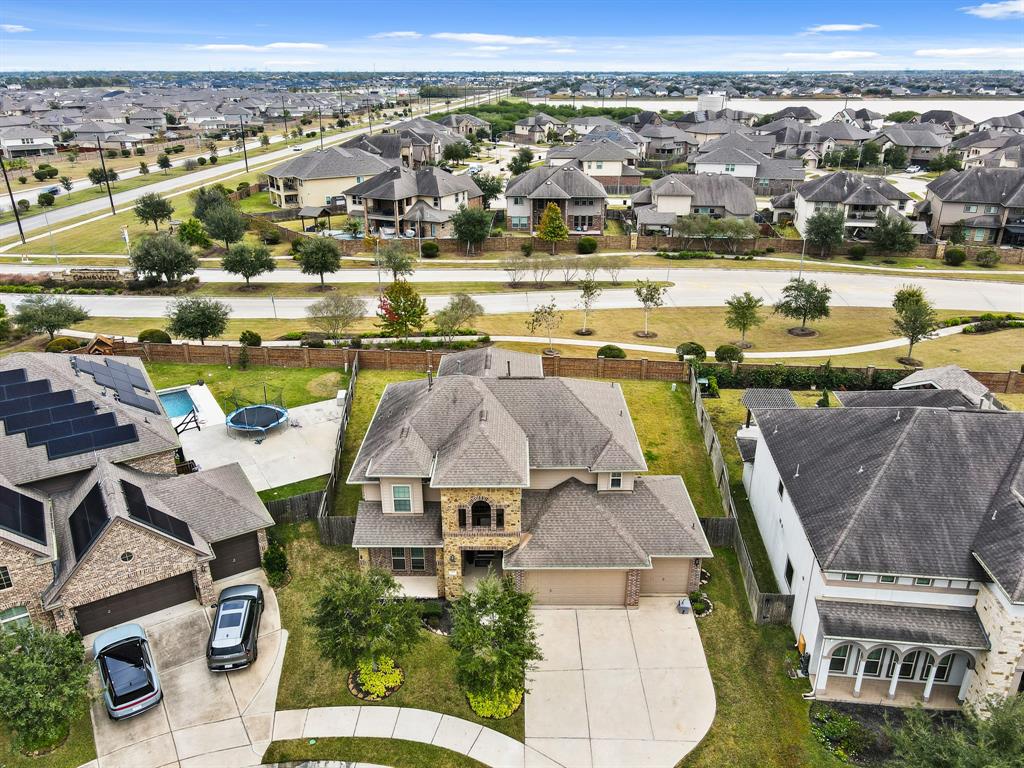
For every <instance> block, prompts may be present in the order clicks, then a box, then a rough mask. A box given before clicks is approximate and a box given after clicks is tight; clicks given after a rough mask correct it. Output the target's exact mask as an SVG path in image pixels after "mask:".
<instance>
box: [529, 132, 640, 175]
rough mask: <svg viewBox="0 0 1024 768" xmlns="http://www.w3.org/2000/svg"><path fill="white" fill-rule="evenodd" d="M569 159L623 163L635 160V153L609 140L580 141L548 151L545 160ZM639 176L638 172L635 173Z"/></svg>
mask: <svg viewBox="0 0 1024 768" xmlns="http://www.w3.org/2000/svg"><path fill="white" fill-rule="evenodd" d="M565 157H567V158H570V159H575V160H588V161H594V160H608V161H619V162H622V161H625V160H636V159H637V153H636V151H635V150H633V149H626V148H625V147H623V146H622V145H620V144H616V143H615V142H614V141H611V140H610V139H599V140H597V141H581V142H580V143H578V144H573V145H571V146H568V147H555V148H554V149H551V150H549V151H548V155H547V158H548V159H549V160H550V159H551V158H565ZM637 175H639V171H637Z"/></svg>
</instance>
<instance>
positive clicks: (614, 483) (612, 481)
mask: <svg viewBox="0 0 1024 768" xmlns="http://www.w3.org/2000/svg"><path fill="white" fill-rule="evenodd" d="M608 487H609V488H621V487H622V473H621V472H612V474H611V477H610V478H609V479H608Z"/></svg>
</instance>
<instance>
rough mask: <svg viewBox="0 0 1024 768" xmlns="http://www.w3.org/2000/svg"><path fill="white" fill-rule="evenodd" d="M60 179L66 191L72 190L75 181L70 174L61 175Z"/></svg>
mask: <svg viewBox="0 0 1024 768" xmlns="http://www.w3.org/2000/svg"><path fill="white" fill-rule="evenodd" d="M59 181H60V185H61V186H62V187H64V191H65V192H70V191H71V190H72V188H73V187H74V186H75V183H74V182H73V181H72V180H71V177H70V176H61V177H60V179H59Z"/></svg>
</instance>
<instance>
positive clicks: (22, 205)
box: [18, 198, 32, 213]
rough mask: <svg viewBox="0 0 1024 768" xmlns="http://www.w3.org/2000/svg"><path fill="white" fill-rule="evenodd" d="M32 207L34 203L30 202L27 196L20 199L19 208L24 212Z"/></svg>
mask: <svg viewBox="0 0 1024 768" xmlns="http://www.w3.org/2000/svg"><path fill="white" fill-rule="evenodd" d="M31 207H32V203H30V202H29V201H28V200H26V199H25V198H22V199H21V200H19V201H18V210H19V211H21V212H22V213H24V212H25V211H27V210H28V209H29V208H31Z"/></svg>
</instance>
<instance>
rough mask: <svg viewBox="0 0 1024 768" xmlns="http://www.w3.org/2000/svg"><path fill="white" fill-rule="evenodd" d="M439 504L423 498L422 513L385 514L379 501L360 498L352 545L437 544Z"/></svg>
mask: <svg viewBox="0 0 1024 768" xmlns="http://www.w3.org/2000/svg"><path fill="white" fill-rule="evenodd" d="M443 545H444V538H443V537H442V536H441V504H440V503H439V502H436V501H425V502H423V514H421V515H420V514H417V515H401V514H387V515H386V514H384V510H383V507H382V505H381V503H380V502H379V501H360V502H359V508H358V510H357V514H356V526H355V531H354V532H353V534H352V546H353V547H391V546H396V547H399V546H401V547H440V546H443Z"/></svg>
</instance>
